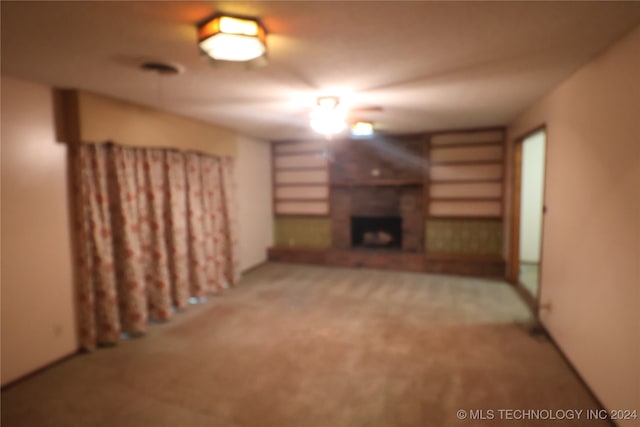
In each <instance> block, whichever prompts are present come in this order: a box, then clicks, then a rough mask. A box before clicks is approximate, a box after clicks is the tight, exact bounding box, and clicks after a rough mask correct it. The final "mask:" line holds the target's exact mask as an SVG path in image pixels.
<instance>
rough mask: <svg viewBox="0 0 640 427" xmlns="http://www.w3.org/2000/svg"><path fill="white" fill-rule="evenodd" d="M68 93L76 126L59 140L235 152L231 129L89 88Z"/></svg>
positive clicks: (227, 154) (233, 135)
mask: <svg viewBox="0 0 640 427" xmlns="http://www.w3.org/2000/svg"><path fill="white" fill-rule="evenodd" d="M72 96H77V99H76V101H75V102H76V103H77V104H76V105H77V107H76V112H77V116H78V120H77V123H76V124H75V125H76V126H77V129H74V131H75V132H74V134H73V136H71V137H67V138H62V140H65V141H69V140H73V139H77V140H79V141H82V142H105V141H113V142H117V143H119V144H123V145H133V146H146V147H149V146H151V147H166V148H179V149H181V150H194V151H200V152H204V153H209V154H213V155H217V156H235V155H236V135H237V134H236V133H235V132H234V131H231V130H228V129H224V128H221V127H219V126H214V125H211V124H209V123H204V122H201V121H198V120H194V119H190V118H186V117H181V116H176V115H174V114H169V113H163V112H161V111H158V110H154V109H151V108H147V107H143V106H140V105H136V104H132V103H129V102H125V101H120V100H117V99H113V98H109V97H106V96H102V95H97V94H94V93H90V92H83V91H73V92H72ZM68 113H69V112H68ZM74 142H75V141H74Z"/></svg>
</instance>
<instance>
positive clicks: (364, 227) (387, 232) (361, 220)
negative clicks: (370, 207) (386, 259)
mask: <svg viewBox="0 0 640 427" xmlns="http://www.w3.org/2000/svg"><path fill="white" fill-rule="evenodd" d="M351 247H353V248H371V249H402V218H401V217H399V216H375V217H366V216H352V217H351Z"/></svg>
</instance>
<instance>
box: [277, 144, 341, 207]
mask: <svg viewBox="0 0 640 427" xmlns="http://www.w3.org/2000/svg"><path fill="white" fill-rule="evenodd" d="M325 149H326V146H325V144H324V143H323V142H318V141H308V142H306V141H295V142H277V143H273V150H272V152H273V183H274V192H273V211H274V213H275V214H276V215H305V216H306V215H308V216H327V215H328V214H329V171H328V164H327V158H326V156H324V152H325Z"/></svg>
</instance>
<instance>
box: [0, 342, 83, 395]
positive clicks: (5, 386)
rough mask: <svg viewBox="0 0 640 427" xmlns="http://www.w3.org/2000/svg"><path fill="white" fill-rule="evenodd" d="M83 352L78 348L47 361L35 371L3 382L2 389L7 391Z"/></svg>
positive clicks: (0, 387)
mask: <svg viewBox="0 0 640 427" xmlns="http://www.w3.org/2000/svg"><path fill="white" fill-rule="evenodd" d="M81 353H82V350H80V349H77V350H75V351H74V352H73V353H69V354H67V355H65V356H62V357H60V358H58V359H55V360H53V361H52V362H49V363H47V364H46V365H43V366H41V367H39V368H37V369H36V370H34V371H31V372H29V373H26V374H24V375H21V376H19V377H18V378H15V379H13V380H11V381H9V382H8V383H6V384H2V386H0V391H5V390H7V389H10V388H11V387H14V386H16V385H18V384H20V383H22V382H24V381H27V380H28V379H29V378H32V377H35V376H36V375H39V374H41V373H42V372H43V371H46V370H47V369H50V368H53V367H54V366H56V365H60V364H62V363H64V362H66V361H67V360H69V359H71V358H73V357H75V356H77V355H79V354H81Z"/></svg>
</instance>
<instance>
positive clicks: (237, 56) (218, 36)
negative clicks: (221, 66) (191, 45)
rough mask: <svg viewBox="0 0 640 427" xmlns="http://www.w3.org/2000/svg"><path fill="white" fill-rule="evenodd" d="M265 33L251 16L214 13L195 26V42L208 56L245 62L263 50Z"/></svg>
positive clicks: (265, 49) (265, 45) (264, 50)
mask: <svg viewBox="0 0 640 427" xmlns="http://www.w3.org/2000/svg"><path fill="white" fill-rule="evenodd" d="M266 37H267V32H266V30H265V28H264V27H263V26H262V24H261V23H260V21H258V20H257V19H253V18H244V17H235V16H228V15H216V16H214V17H213V18H209V19H207V20H206V21H204V22H202V23H201V24H200V25H198V45H199V46H200V49H201V50H202V51H203V52H204V53H206V54H207V55H209V56H210V57H211V58H212V59H215V60H218V61H234V62H246V61H251V60H253V59H256V58H259V57H261V56H264V55H265V54H266V52H267V44H266Z"/></svg>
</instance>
